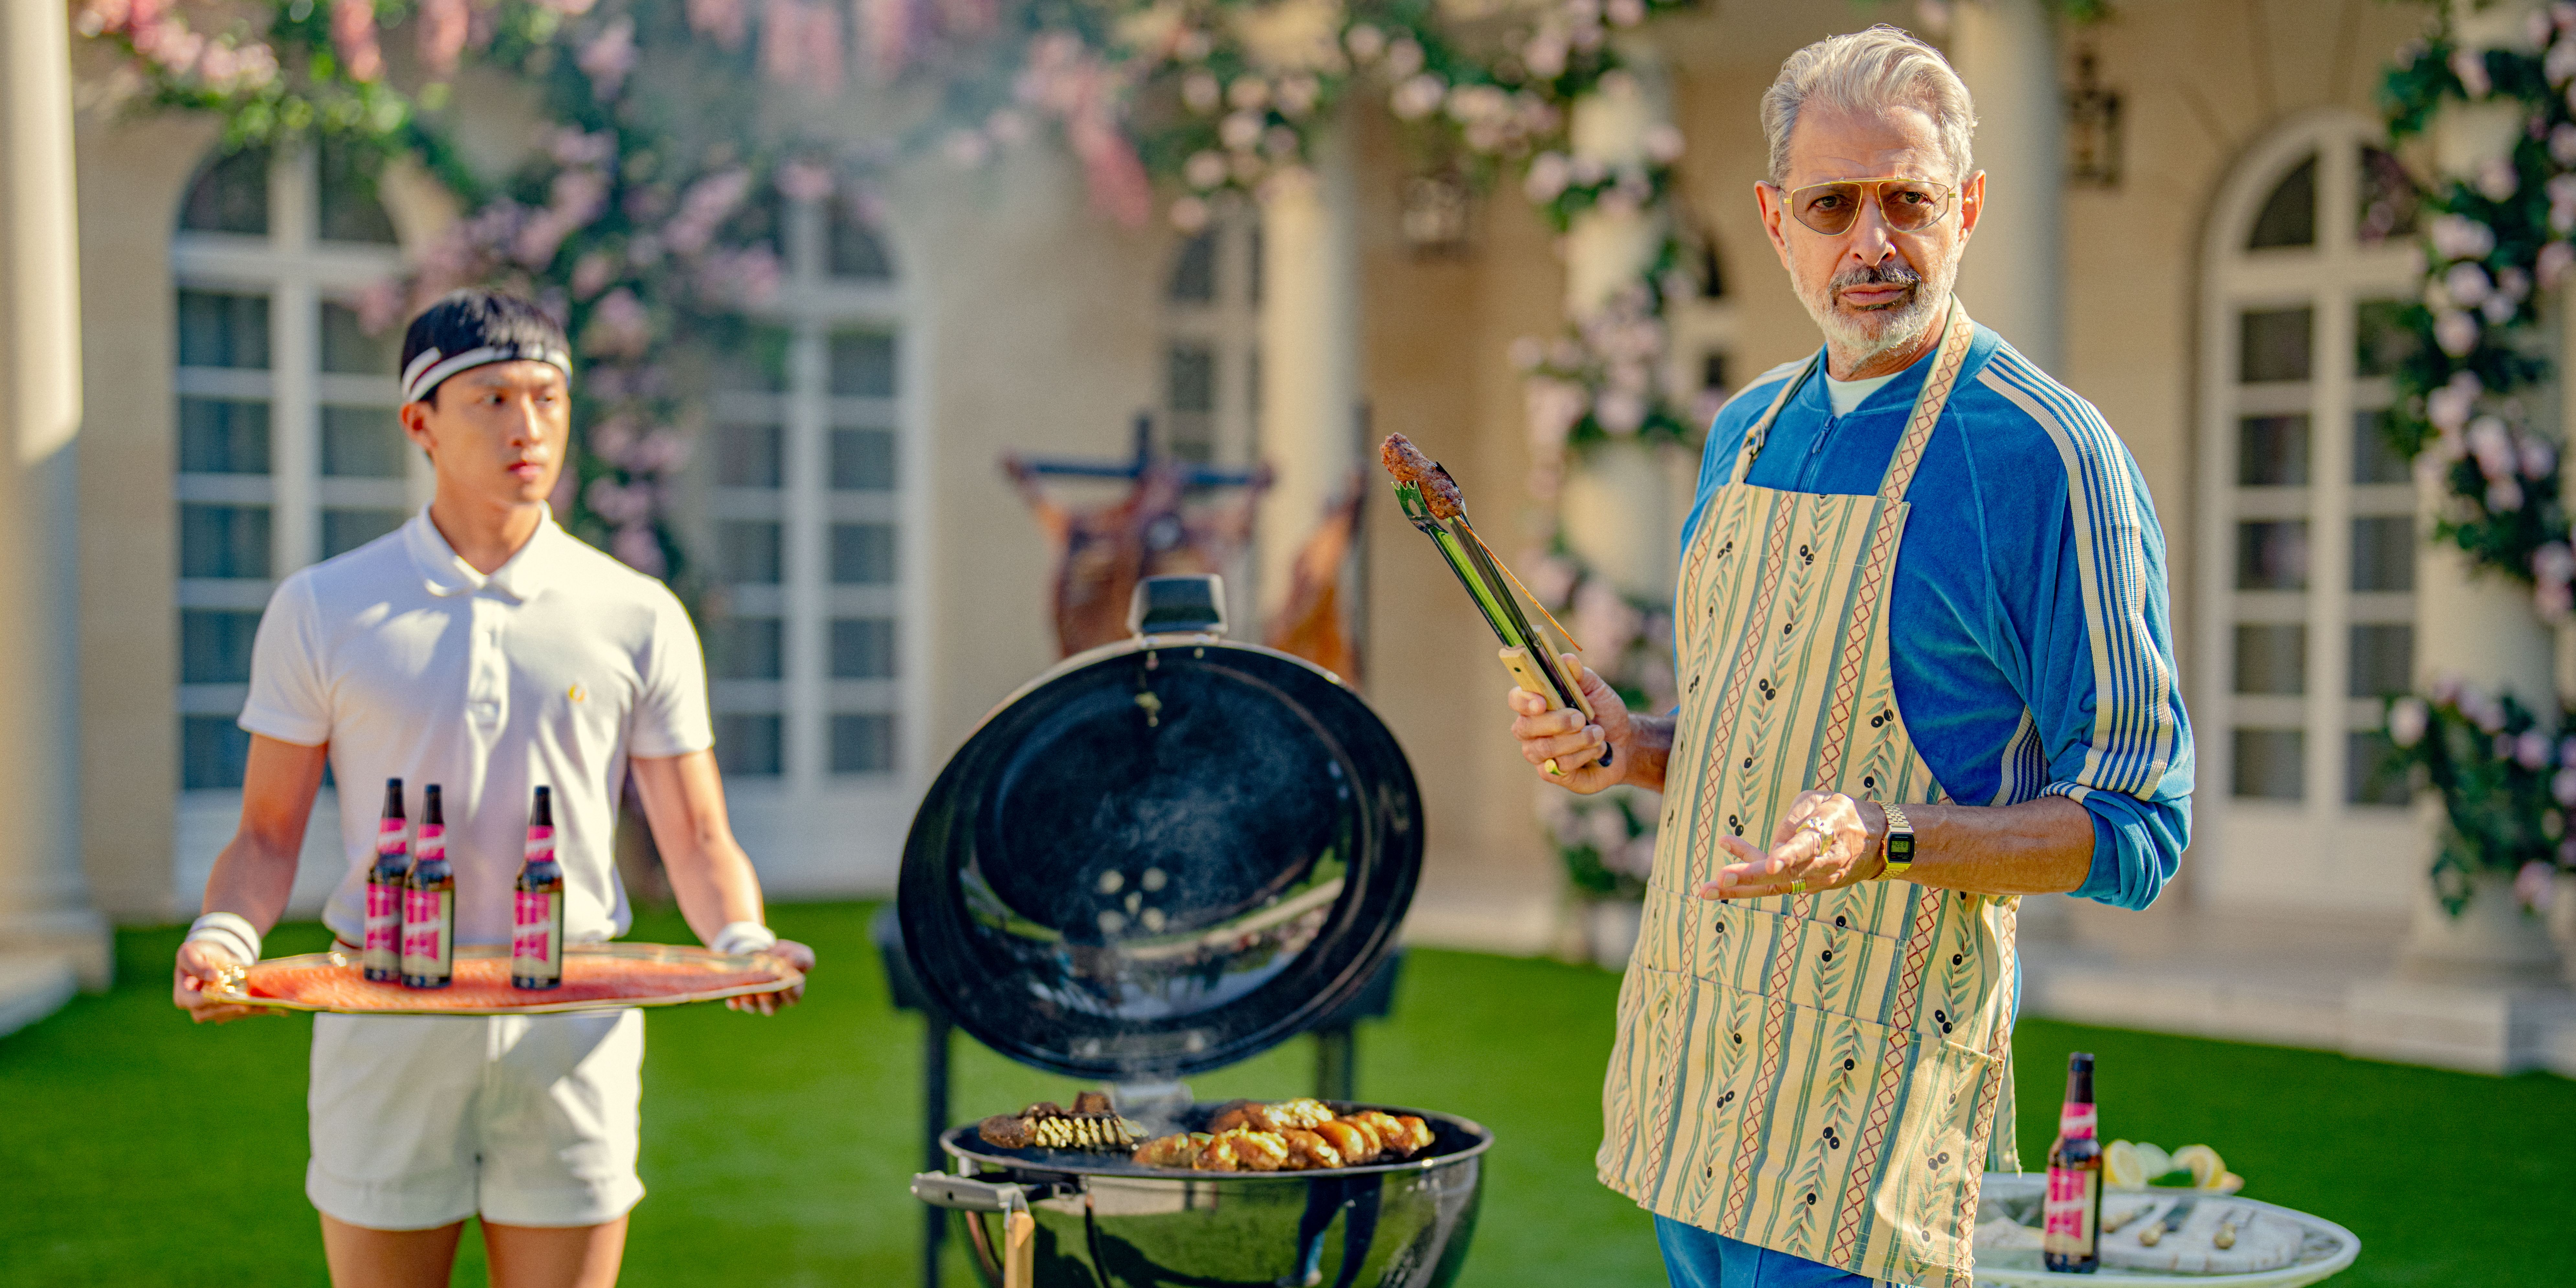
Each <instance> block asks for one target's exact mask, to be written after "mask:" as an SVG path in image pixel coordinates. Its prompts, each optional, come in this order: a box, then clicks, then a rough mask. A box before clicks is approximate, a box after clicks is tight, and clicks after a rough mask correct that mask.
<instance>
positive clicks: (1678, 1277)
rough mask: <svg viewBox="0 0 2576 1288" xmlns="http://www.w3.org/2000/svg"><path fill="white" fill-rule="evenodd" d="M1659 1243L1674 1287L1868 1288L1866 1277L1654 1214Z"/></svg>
mask: <svg viewBox="0 0 2576 1288" xmlns="http://www.w3.org/2000/svg"><path fill="white" fill-rule="evenodd" d="M1655 1243H1656V1244H1657V1245H1658V1246H1660V1247H1662V1248H1663V1250H1664V1273H1665V1274H1666V1275H1668V1276H1670V1277H1671V1278H1672V1281H1673V1288H1869V1283H1870V1281H1869V1278H1868V1276H1866V1275H1856V1274H1853V1273H1852V1272H1850V1271H1848V1270H1836V1269H1834V1268H1833V1267H1832V1266H1828V1265H1823V1264H1821V1263H1818V1262H1814V1261H1809V1260H1807V1259H1806V1258H1804V1257H1793V1256H1790V1255H1789V1254H1788V1253H1785V1252H1773V1251H1771V1250H1770V1249H1768V1248H1757V1247H1754V1246H1753V1245H1752V1244H1749V1243H1742V1242H1739V1241H1737V1240H1734V1239H1730V1238H1727V1237H1726V1236H1725V1235H1722V1234H1712V1233H1710V1232H1709V1231H1706V1230H1703V1229H1700V1228H1699V1227H1698V1226H1695V1225H1685V1224H1683V1223H1682V1222H1679V1221H1676V1220H1673V1219H1672V1218H1670V1217H1662V1216H1659V1217H1656V1218H1655Z"/></svg>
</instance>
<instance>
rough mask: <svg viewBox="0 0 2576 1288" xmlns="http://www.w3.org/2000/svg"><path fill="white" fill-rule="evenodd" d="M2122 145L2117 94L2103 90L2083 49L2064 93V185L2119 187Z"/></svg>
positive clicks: (2088, 53) (2090, 51)
mask: <svg viewBox="0 0 2576 1288" xmlns="http://www.w3.org/2000/svg"><path fill="white" fill-rule="evenodd" d="M2121 144H2122V140H2121V137H2120V93H2119V91H2117V90H2113V89H2106V88H2104V87H2103V85H2102V82H2101V80H2100V78H2099V77H2097V76H2096V75H2095V73H2094V58H2093V51H2092V50H2090V49H2086V50H2083V51H2082V52H2080V53H2078V54H2076V55H2075V83H2074V84H2073V85H2071V86H2069V87H2067V90H2066V182H2067V183H2069V184H2087V185H2090V186H2093V187H2096V188H2116V187H2119V186H2120V153H2121Z"/></svg>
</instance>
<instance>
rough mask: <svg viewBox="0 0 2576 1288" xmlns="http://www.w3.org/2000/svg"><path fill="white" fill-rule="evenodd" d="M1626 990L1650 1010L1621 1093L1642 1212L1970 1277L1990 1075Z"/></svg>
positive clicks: (1839, 1020)
mask: <svg viewBox="0 0 2576 1288" xmlns="http://www.w3.org/2000/svg"><path fill="white" fill-rule="evenodd" d="M1826 928H1827V929H1833V927H1830V926H1828V927H1826ZM1630 974H1631V976H1633V977H1636V978H1638V979H1639V980H1640V981H1641V984H1640V993H1641V995H1646V996H1652V997H1656V998H1659V999H1662V1001H1661V1006H1662V1019H1661V1021H1660V1022H1658V1023H1656V1024H1654V1025H1653V1026H1652V1028H1651V1029H1649V1030H1647V1032H1649V1033H1652V1034H1654V1035H1655V1036H1656V1040H1655V1041H1654V1042H1653V1043H1652V1045H1650V1046H1647V1047H1645V1048H1644V1050H1643V1052H1642V1054H1643V1055H1644V1058H1643V1059H1637V1058H1634V1057H1631V1059H1630V1061H1629V1064H1630V1067H1631V1068H1632V1069H1633V1071H1634V1072H1633V1073H1632V1074H1631V1075H1630V1079H1629V1081H1628V1083H1627V1084H1626V1085H1627V1087H1628V1088H1629V1091H1628V1093H1627V1094H1628V1097H1629V1099H1630V1100H1631V1101H1632V1102H1633V1103H1634V1104H1635V1105H1636V1106H1637V1109H1638V1113H1637V1123H1638V1131H1637V1140H1636V1148H1635V1149H1634V1150H1633V1151H1632V1152H1631V1157H1632V1161H1633V1162H1634V1163H1636V1164H1639V1165H1641V1166H1640V1167H1639V1168H1638V1169H1637V1170H1636V1171H1632V1172H1630V1173H1629V1175H1631V1176H1634V1177H1635V1178H1636V1179H1637V1180H1638V1181H1640V1182H1642V1183H1643V1184H1642V1186H1641V1188H1642V1190H1643V1191H1644V1192H1642V1193H1639V1194H1638V1195H1637V1197H1639V1198H1641V1199H1642V1200H1645V1201H1646V1202H1647V1205H1648V1206H1649V1207H1651V1208H1653V1209H1654V1210H1655V1211H1657V1212H1660V1213H1663V1214H1664V1215H1667V1216H1672V1217H1674V1218H1676V1219H1679V1220H1685V1221H1690V1222H1692V1223H1694V1224H1697V1225H1699V1226H1701V1227H1702V1228H1709V1229H1716V1230H1718V1231H1719V1232H1721V1233H1724V1234H1727V1235H1729V1236H1730V1237H1734V1238H1740V1239H1744V1240H1747V1241H1751V1242H1756V1243H1760V1244H1762V1245H1763V1246H1765V1247H1771V1248H1779V1249H1782V1250H1785V1251H1789V1252H1792V1253H1794V1254H1795V1255H1798V1256H1803V1257H1807V1258H1809V1259H1811V1260H1817V1261H1822V1262H1825V1263H1826V1264H1829V1265H1847V1264H1851V1263H1852V1260H1853V1258H1855V1257H1857V1256H1859V1255H1861V1250H1862V1249H1865V1248H1867V1247H1870V1246H1873V1245H1876V1246H1882V1247H1883V1246H1886V1245H1888V1244H1895V1245H1897V1246H1899V1247H1902V1248H1903V1249H1904V1255H1905V1257H1906V1259H1907V1260H1909V1261H1920V1262H1923V1263H1925V1264H1934V1265H1953V1264H1956V1265H1964V1264H1966V1262H1965V1258H1966V1256H1967V1248H1968V1243H1967V1238H1966V1236H1967V1231H1968V1228H1969V1225H1970V1224H1972V1222H1970V1220H1969V1218H1971V1217H1973V1215H1974V1212H1975V1201H1976V1185H1977V1177H1978V1176H1979V1174H1980V1173H1981V1171H1982V1169H1983V1167H1984V1165H1985V1161H1986V1152H1985V1150H1984V1148H1983V1147H1982V1140H1981V1139H1980V1140H1979V1141H1978V1142H1977V1145H1976V1147H1973V1148H1972V1146H1971V1138H1972V1136H1975V1135H1980V1134H1979V1133H1976V1131H1975V1128H1976V1126H1977V1121H1978V1111H1979V1107H1980V1103H1979V1097H1980V1096H1981V1095H1982V1094H1985V1093H1986V1085H1987V1084H1988V1082H1989V1081H1990V1079H1989V1077H1988V1071H1989V1069H1990V1068H1993V1067H1999V1062H1996V1061H1993V1060H1991V1059H1989V1058H1988V1057H1986V1056H1984V1055H1982V1054H1980V1053H1978V1052H1975V1051H1972V1050H1969V1049H1967V1048H1965V1047H1960V1046H1957V1045H1954V1044H1951V1043H1948V1042H1943V1041H1940V1040H1939V1039H1938V1037H1937V1036H1926V1035H1925V1034H1923V1033H1921V1032H1916V1033H1912V1034H1899V1033H1898V1032H1897V1031H1896V1030H1893V1029H1890V1028H1888V1027H1886V1026H1885V1025H1882V1024H1879V1023H1877V1022H1876V1021H1874V1020H1869V1019H1863V1018H1860V1017H1856V1016H1851V1015H1845V1014H1840V1013H1837V1012H1834V1011H1830V1010H1826V1009H1822V1008H1818V1007H1814V1006H1808V1005H1802V1004H1799V1003H1796V1002H1793V1001H1790V1000H1788V999H1786V998H1772V997H1767V996H1764V995H1762V994H1759V993H1754V992H1749V991H1746V990H1742V989H1738V988H1734V987H1732V986H1730V985H1729V984H1727V983H1725V982H1724V981H1721V980H1712V979H1706V978H1701V977H1698V976H1692V975H1684V974H1675V973H1671V972H1664V971H1657V970H1653V969H1651V968H1632V969H1631V971H1630ZM1625 1027H1626V1026H1624V1025H1623V1030H1624V1029H1625ZM1625 1040H1626V1034H1625V1033H1624V1031H1623V1043H1624V1042H1625ZM1616 1076H1617V1075H1616V1074H1615V1073H1614V1077H1616ZM1605 1148H1606V1147H1605ZM1606 1174H1609V1169H1607V1168H1605V1175H1606Z"/></svg>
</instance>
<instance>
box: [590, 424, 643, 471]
mask: <svg viewBox="0 0 2576 1288" xmlns="http://www.w3.org/2000/svg"><path fill="white" fill-rule="evenodd" d="M634 447H635V422H634V421H633V420H631V419H629V418H627V417H625V416H611V417H609V418H608V419H606V420H603V421H601V422H599V423H598V424H596V425H593V426H591V429H590V450H592V451H594V452H597V453H599V459H601V460H603V461H607V462H609V463H610V464H612V465H615V466H617V467H618V468H619V469H624V468H626V465H625V461H626V454H627V453H628V452H629V451H632V450H634Z"/></svg>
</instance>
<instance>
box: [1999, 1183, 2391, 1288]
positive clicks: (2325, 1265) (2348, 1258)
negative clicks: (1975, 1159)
mask: <svg viewBox="0 0 2576 1288" xmlns="http://www.w3.org/2000/svg"><path fill="white" fill-rule="evenodd" d="M2046 1185H2047V1178H2046V1177H2044V1176H2043V1175H2041V1174H2040V1173H2037V1172H2018V1173H2015V1172H1988V1173H1987V1174H1986V1178H1985V1182H1984V1189H1983V1191H1982V1193H1981V1196H1980V1197H1981V1202H1980V1204H1979V1207H1980V1209H1981V1210H1980V1212H1979V1213H1978V1218H1979V1219H1980V1220H1984V1219H1987V1218H1988V1217H1989V1216H1991V1215H1993V1214H1994V1209H1995V1207H1996V1206H1997V1205H1999V1204H2023V1203H2034V1202H2036V1201H2037V1200H2038V1199H2039V1197H2040V1193H2041V1191H2042V1190H2043V1189H2044V1188H2045V1186H2046ZM2173 1193H2175V1194H2177V1195H2192V1194H2198V1195H2204V1196H2205V1195H2207V1194H2208V1193H2209V1192H2208V1191H2206V1190H2177V1191H2173ZM2229 1201H2230V1202H2232V1203H2239V1204H2243V1205H2244V1206H2246V1207H2251V1208H2257V1209H2260V1210H2262V1211H2265V1212H2269V1213H2272V1214H2274V1215H2276V1216H2279V1217H2282V1218H2284V1219H2286V1220H2288V1221H2290V1222H2291V1223H2293V1224H2295V1225H2297V1226H2298V1227H2299V1230H2300V1232H2301V1233H2302V1234H2304V1235H2305V1236H2306V1240H2307V1241H2306V1244H2305V1245H2304V1246H2303V1247H2301V1248H2300V1250H2299V1256H2298V1259H2297V1260H2295V1261H2293V1262H2291V1263H2290V1264H2288V1265H2286V1266H2283V1267H2281V1268H2279V1269H2277V1270H2263V1271H2258V1272H2256V1273H2253V1274H2244V1275H2183V1274H2153V1273H2149V1272H2146V1271H2131V1270H2107V1269H2106V1270H2102V1271H2099V1272H2097V1273H2094V1274H2089V1275H2061V1274H2052V1273H2050V1272H2049V1271H2047V1270H2045V1269H2043V1268H2041V1266H2040V1264H2039V1254H2038V1253H2036V1252H2016V1253H2006V1254H2004V1255H2003V1257H2002V1258H2000V1259H1999V1262H1998V1263H1994V1264H1990V1263H1988V1262H1986V1261H1980V1262H1978V1264H1977V1269H1976V1282H1977V1285H1978V1288H2061V1286H2063V1288H2074V1286H2075V1285H2079V1284H2081V1285H2090V1288H2171V1286H2172V1285H2173V1284H2175V1283H2176V1282H2178V1281H2185V1280H2187V1281H2189V1282H2191V1283H2194V1284H2207V1285H2211V1288H2219V1286H2220V1285H2225V1286H2226V1288H2300V1286H2301V1285H2304V1284H2312V1283H2315V1282H2317V1281H2318V1280H2320V1279H2323V1278H2325V1277H2327V1276H2328V1275H2332V1274H2335V1273H2336V1272H2338V1271H2341V1270H2343V1269H2344V1268H2345V1267H2347V1266H2350V1265H2351V1264H2352V1263H2353V1259H2354V1258H2355V1257H2358V1256H2360V1255H2361V1240H2360V1239H2359V1238H2356V1237H2354V1235H2353V1232H2352V1231H2350V1230H2347V1229H2345V1228H2343V1227H2342V1226H2339V1225H2336V1224H2335V1223H2334V1222H2332V1221H2328V1220H2326V1219H2324V1218H2323V1217H2314V1216H2309V1215H2308V1214H2307V1213H2305V1212H2294V1211H2291V1210H2290V1209H2288V1208H2285V1207H2281V1206H2278V1205H2276V1204H2271V1203H2264V1202H2260V1201H2257V1200H2254V1199H2230V1200H2229Z"/></svg>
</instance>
